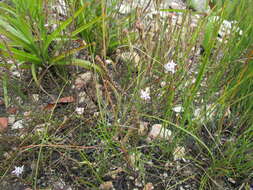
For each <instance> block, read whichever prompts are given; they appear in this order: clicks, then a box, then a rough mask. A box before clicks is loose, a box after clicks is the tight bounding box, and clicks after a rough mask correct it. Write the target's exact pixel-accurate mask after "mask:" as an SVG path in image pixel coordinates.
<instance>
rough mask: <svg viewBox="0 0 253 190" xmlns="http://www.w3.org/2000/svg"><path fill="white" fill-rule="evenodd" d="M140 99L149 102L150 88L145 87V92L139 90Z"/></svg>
mask: <svg viewBox="0 0 253 190" xmlns="http://www.w3.org/2000/svg"><path fill="white" fill-rule="evenodd" d="M140 94H141V95H140V97H141V99H143V100H150V99H151V97H150V88H149V87H147V88H146V89H145V90H141V93H140Z"/></svg>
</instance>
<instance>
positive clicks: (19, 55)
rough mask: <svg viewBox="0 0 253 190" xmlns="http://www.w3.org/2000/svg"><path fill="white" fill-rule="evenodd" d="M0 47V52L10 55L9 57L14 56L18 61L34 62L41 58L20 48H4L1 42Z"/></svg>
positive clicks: (39, 61)
mask: <svg viewBox="0 0 253 190" xmlns="http://www.w3.org/2000/svg"><path fill="white" fill-rule="evenodd" d="M0 49H2V52H1V53H2V54H3V55H5V56H10V57H12V56H13V57H14V58H16V59H18V60H19V61H30V62H34V63H38V64H39V63H41V59H40V58H38V57H37V56H35V55H33V54H30V53H27V52H25V51H22V50H18V49H15V48H12V47H8V49H7V48H6V46H5V45H4V44H2V43H0Z"/></svg>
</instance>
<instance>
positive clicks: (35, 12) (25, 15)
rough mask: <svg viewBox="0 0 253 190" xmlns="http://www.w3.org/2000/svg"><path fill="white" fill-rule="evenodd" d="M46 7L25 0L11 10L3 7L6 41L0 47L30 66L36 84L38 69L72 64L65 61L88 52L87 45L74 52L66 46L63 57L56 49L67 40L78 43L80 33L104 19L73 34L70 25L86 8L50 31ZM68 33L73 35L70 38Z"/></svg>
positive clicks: (1, 29)
mask: <svg viewBox="0 0 253 190" xmlns="http://www.w3.org/2000/svg"><path fill="white" fill-rule="evenodd" d="M27 5H28V6H27ZM47 6H48V4H46V1H42V0H39V1H33V0H29V3H28V2H27V1H23V0H21V1H12V5H11V6H10V5H7V4H5V3H1V4H0V34H1V35H3V36H4V37H5V38H7V39H4V40H3V41H2V42H1V43H0V49H1V53H2V54H3V55H5V56H7V57H11V58H13V59H16V60H18V61H20V62H21V63H23V64H29V65H30V68H31V69H32V74H33V78H34V80H35V81H37V79H36V78H37V77H36V70H37V68H38V67H44V68H47V67H50V66H52V65H54V66H55V65H59V64H61V65H62V64H65V65H66V64H67V65H68V64H71V61H65V60H66V58H67V57H70V56H71V55H72V54H74V53H76V52H77V51H80V50H81V49H83V48H86V47H87V45H82V46H81V47H79V48H75V49H69V48H68V47H66V46H65V48H66V49H67V50H63V51H64V53H62V54H60V55H56V51H57V49H62V48H63V47H62V46H63V43H62V42H64V40H74V39H76V38H75V37H76V36H77V35H78V34H79V33H81V32H83V31H84V30H86V29H87V28H89V27H92V25H94V24H95V23H97V22H99V21H100V20H101V17H94V19H93V20H91V21H90V22H87V23H85V24H82V25H81V24H80V25H79V27H78V28H76V29H74V31H71V30H70V25H71V24H72V23H74V21H75V19H76V18H77V17H78V16H79V15H80V14H82V12H84V11H85V9H86V7H87V6H88V4H83V5H82V6H81V7H79V8H78V10H77V11H75V12H74V13H73V15H71V16H69V18H67V19H66V20H65V21H61V22H59V23H57V27H56V28H55V29H53V30H52V31H50V30H49V28H48V27H47V25H48V24H49V23H48V21H47V19H48V17H50V15H48V13H47V10H45V9H48V7H47ZM44 8H45V9H44ZM68 32H71V35H70V36H69V35H68V34H67V33H68ZM58 39H61V40H58ZM55 48H57V49H55ZM37 82H38V81H37Z"/></svg>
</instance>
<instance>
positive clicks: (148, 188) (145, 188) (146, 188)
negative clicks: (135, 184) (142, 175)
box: [143, 183, 154, 190]
mask: <svg viewBox="0 0 253 190" xmlns="http://www.w3.org/2000/svg"><path fill="white" fill-rule="evenodd" d="M152 189H154V186H153V184H152V183H147V184H146V185H145V187H144V189H143V190H152Z"/></svg>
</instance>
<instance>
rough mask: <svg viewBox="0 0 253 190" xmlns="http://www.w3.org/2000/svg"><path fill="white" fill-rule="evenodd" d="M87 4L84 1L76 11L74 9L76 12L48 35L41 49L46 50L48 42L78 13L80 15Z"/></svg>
mask: <svg viewBox="0 0 253 190" xmlns="http://www.w3.org/2000/svg"><path fill="white" fill-rule="evenodd" d="M87 5H88V3H86V4H85V5H84V6H82V7H81V8H80V9H79V10H78V11H76V13H75V14H74V15H73V16H71V17H69V18H68V19H67V20H66V21H64V22H62V23H61V24H60V25H59V26H58V28H57V29H56V30H55V31H54V32H53V33H52V34H50V35H49V36H48V38H47V40H46V43H45V46H44V49H43V52H45V51H47V49H48V46H49V45H50V43H51V42H52V41H53V40H54V39H55V38H56V37H58V36H59V35H60V33H61V32H62V31H63V30H64V29H65V28H66V27H67V26H68V25H69V24H71V23H72V22H73V20H74V19H75V18H76V17H78V15H80V14H81V13H82V12H83V11H84V9H85V7H86V6H87Z"/></svg>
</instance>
